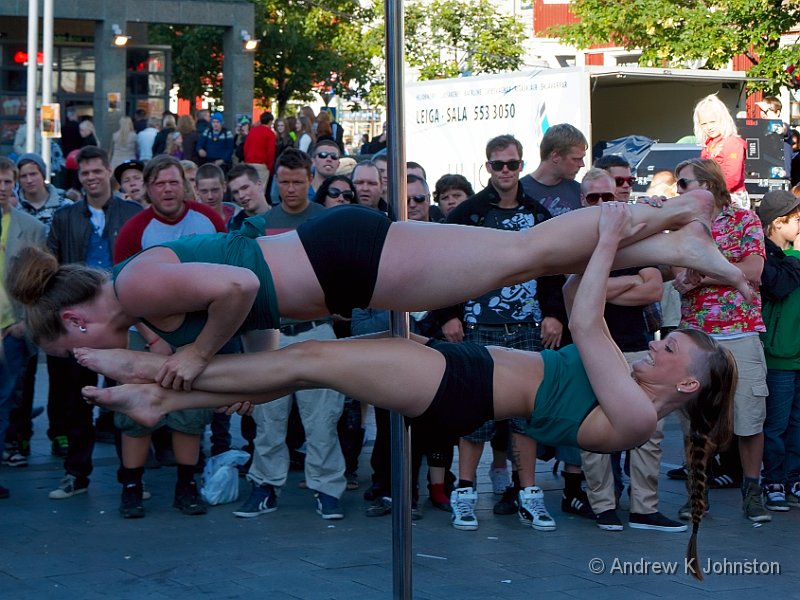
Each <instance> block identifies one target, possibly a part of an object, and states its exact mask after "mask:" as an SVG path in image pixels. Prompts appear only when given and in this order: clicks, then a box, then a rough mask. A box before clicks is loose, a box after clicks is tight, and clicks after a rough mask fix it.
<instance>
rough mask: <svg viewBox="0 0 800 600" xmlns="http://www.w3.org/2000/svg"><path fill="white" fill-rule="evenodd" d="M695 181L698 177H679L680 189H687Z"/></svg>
mask: <svg viewBox="0 0 800 600" xmlns="http://www.w3.org/2000/svg"><path fill="white" fill-rule="evenodd" d="M693 181H697V179H689V178H687V177H681V178H680V179H678V189H679V190H685V189H686V188H688V187H689V184H690V183H692V182H693Z"/></svg>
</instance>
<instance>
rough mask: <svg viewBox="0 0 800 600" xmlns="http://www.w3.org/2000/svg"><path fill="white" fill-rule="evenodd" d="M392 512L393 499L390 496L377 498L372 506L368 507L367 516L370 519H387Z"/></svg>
mask: <svg viewBox="0 0 800 600" xmlns="http://www.w3.org/2000/svg"><path fill="white" fill-rule="evenodd" d="M391 512H392V499H391V498H389V497H388V496H381V497H380V498H376V499H375V500H374V501H373V502H372V504H370V505H369V506H368V507H367V510H366V512H365V514H366V515H367V516H368V517H385V516H386V515H388V514H390V513H391Z"/></svg>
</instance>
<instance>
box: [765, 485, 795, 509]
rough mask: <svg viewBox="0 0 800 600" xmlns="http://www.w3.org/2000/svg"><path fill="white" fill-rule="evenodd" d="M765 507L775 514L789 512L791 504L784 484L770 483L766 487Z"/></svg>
mask: <svg viewBox="0 0 800 600" xmlns="http://www.w3.org/2000/svg"><path fill="white" fill-rule="evenodd" d="M764 507H765V508H766V509H767V510H774V511H775V512H786V511H787V510H789V503H788V502H787V501H786V493H785V492H784V489H783V484H782V483H770V484H768V485H765V486H764Z"/></svg>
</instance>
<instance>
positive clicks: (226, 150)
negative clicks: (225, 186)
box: [197, 112, 234, 173]
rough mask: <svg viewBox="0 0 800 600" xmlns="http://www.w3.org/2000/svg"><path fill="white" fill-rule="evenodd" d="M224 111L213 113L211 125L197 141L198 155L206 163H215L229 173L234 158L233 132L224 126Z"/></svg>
mask: <svg viewBox="0 0 800 600" xmlns="http://www.w3.org/2000/svg"><path fill="white" fill-rule="evenodd" d="M223 122H224V119H223V117H222V113H220V112H215V113H214V114H213V115H211V127H209V128H208V129H206V130H205V131H204V132H203V135H201V136H200V139H198V141H197V156H199V157H200V159H201V160H202V162H204V163H214V164H215V165H217V166H218V167H219V168H220V169H222V170H223V172H225V173H227V172H228V169H230V167H231V161H232V160H233V150H234V140H233V133H232V132H231V131H230V130H229V129H226V128H225V127H223V125H222V124H223Z"/></svg>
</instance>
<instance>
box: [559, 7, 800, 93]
mask: <svg viewBox="0 0 800 600" xmlns="http://www.w3.org/2000/svg"><path fill="white" fill-rule="evenodd" d="M570 10H571V11H572V12H573V14H574V15H575V16H576V17H578V19H580V21H579V22H578V23H574V24H569V25H563V26H560V27H555V28H553V29H552V30H551V32H550V33H551V34H554V35H557V36H559V37H561V38H562V40H563V41H565V42H567V43H570V44H573V45H575V46H577V47H579V48H589V47H591V46H593V45H595V44H601V45H605V44H608V43H609V42H610V43H611V44H614V45H617V46H622V47H623V48H625V49H627V50H634V49H639V50H641V52H642V55H641V58H640V59H639V64H640V65H642V66H657V67H661V66H674V67H679V66H682V65H683V64H684V63H685V62H686V61H694V62H700V63H701V64H702V66H703V68H706V69H719V68H725V67H727V65H728V62H729V61H730V60H731V58H733V57H734V56H736V55H740V54H743V55H745V56H747V57H748V59H749V60H750V62H751V64H752V66H751V68H750V69H749V70H748V74H749V75H751V76H753V77H760V78H765V79H766V80H767V81H765V82H753V83H751V84H750V87H751V88H752V89H762V90H765V91H776V90H777V88H779V87H780V86H781V85H793V84H794V81H793V79H794V78H793V76H792V75H790V74H788V73H787V71H786V69H787V68H789V67H791V66H792V65H798V66H800V46H797V45H790V46H780V45H779V43H780V35H781V33H782V32H788V31H789V30H790V29H791V27H792V26H794V25H795V24H796V23H797V22H798V21H800V2H798V1H797V0H785V1H782V0H716V1H714V0H705V1H703V0H681V1H677V2H676V1H673V0H614V1H613V2H608V1H607V0H575V1H574V2H573V3H572V5H571V7H570Z"/></svg>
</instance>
